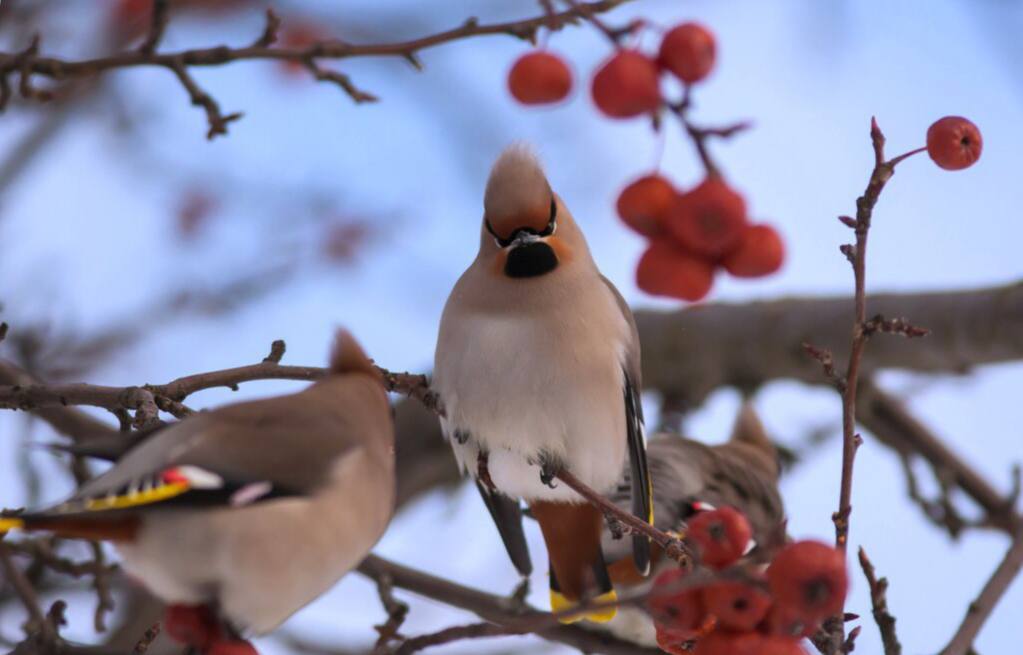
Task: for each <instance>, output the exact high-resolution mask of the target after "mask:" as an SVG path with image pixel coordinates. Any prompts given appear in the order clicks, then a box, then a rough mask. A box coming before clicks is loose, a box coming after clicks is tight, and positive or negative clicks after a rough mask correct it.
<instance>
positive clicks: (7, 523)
mask: <svg viewBox="0 0 1023 655" xmlns="http://www.w3.org/2000/svg"><path fill="white" fill-rule="evenodd" d="M24 526H25V522H24V521H22V520H21V519H15V518H6V519H0V534H3V533H5V532H8V531H10V530H17V529H18V528H22V527H24Z"/></svg>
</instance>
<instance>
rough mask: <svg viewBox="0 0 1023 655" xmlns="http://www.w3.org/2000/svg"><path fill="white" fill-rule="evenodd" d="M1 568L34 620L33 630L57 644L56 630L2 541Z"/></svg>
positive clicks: (47, 640)
mask: <svg viewBox="0 0 1023 655" xmlns="http://www.w3.org/2000/svg"><path fill="white" fill-rule="evenodd" d="M0 568H2V569H3V571H4V576H5V577H6V578H7V579H8V580H9V581H10V583H11V586H12V587H13V588H14V591H15V593H16V594H18V598H20V599H21V604H22V605H24V606H25V610H26V611H27V612H28V615H29V616H30V617H31V618H32V624H33V628H34V629H35V630H37V631H38V633H39V635H40V637H41V638H42V639H43V641H44V642H45V643H47V644H52V643H55V642H56V640H57V630H56V628H55V627H54V625H53V624H52V623H51V622H50V621H49V619H48V617H47V616H46V615H45V614H43V610H42V609H41V607H40V605H39V597H38V596H37V595H36V592H35V589H33V588H32V584H31V583H30V582H29V581H28V580H27V579H26V578H25V576H24V574H23V573H22V572H21V571H20V570H19V569H18V567H17V566H15V565H14V561H13V560H12V559H11V551H10V549H9V548H8V547H7V544H5V543H3V542H2V541H0Z"/></svg>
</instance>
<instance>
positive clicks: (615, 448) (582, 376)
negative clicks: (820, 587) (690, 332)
mask: <svg viewBox="0 0 1023 655" xmlns="http://www.w3.org/2000/svg"><path fill="white" fill-rule="evenodd" d="M483 204H484V216H483V221H482V225H481V227H480V247H479V253H478V254H477V256H476V259H475V260H474V261H473V262H472V264H471V265H470V266H469V268H468V269H467V270H466V271H465V273H464V274H463V275H462V277H461V278H460V279H459V280H458V282H457V284H456V285H455V288H454V290H452V292H451V296H450V297H449V298H448V301H447V304H446V306H445V308H444V314H443V317H442V318H441V325H440V334H439V338H438V342H437V352H436V358H435V363H434V380H433V386H434V388H435V389H436V390H437V392H438V393H439V395H440V398H441V401H442V403H443V405H444V408H445V412H446V415H445V417H444V418H443V419H442V426H443V429H444V433H445V435H446V437H447V438H448V440H449V441H450V442H451V446H452V448H453V449H454V452H455V457H456V459H457V460H458V462H459V464H460V466H461V467H462V468H463V470H465V471H467V472H468V473H469V474H470V475H472V476H473V478H474V479H475V480H476V483H477V486H478V488H479V490H480V493H481V495H482V497H483V501H484V503H485V504H486V506H487V509H488V510H489V511H490V514H491V516H492V517H493V519H494V522H495V523H496V524H497V528H498V531H499V533H500V535H501V537H502V539H503V540H504V543H505V547H506V548H507V550H508V554H509V556H510V557H511V560H512V562H513V564H514V565H515V566H516V568H517V569H518V571H519V572H520V573H521V574H522V575H523V576H527V575H529V573H530V571H531V564H530V560H529V552H528V549H527V547H526V541H525V538H524V536H523V531H522V525H521V520H522V519H521V512H520V509H519V501H518V499H524V500H525V501H526V503H527V504H528V505H529V508H530V510H531V512H532V515H533V517H534V518H536V520H537V522H538V523H539V525H540V529H541V531H542V533H543V536H544V541H545V543H546V545H547V553H548V559H549V563H550V588H551V608H552V609H553V610H554V611H562V610H568V609H570V608H571V607H574V606H575V605H577V604H578V603H579V602H580V600H582V599H584V598H587V597H596V598H598V599H600V600H610V599H613V598H614V597H615V595H614V589H613V587H612V584H611V580H610V578H609V576H608V572H607V568H606V566H605V561H604V557H603V552H602V549H601V543H600V538H601V526H602V524H603V517H602V514H601V513H600V511H598V510H597V509H595V508H594V507H592V506H591V505H589V504H587V503H586V501H584V500H583V499H582V498H581V497H580V496H579V495H577V494H576V493H575V492H574V491H572V490H571V489H569V488H568V487H567V486H565V485H563V484H560V483H558V482H557V481H555V480H554V476H555V475H556V474H557V472H558V471H559V470H561V469H562V468H564V469H567V470H569V471H571V472H572V473H573V474H574V475H575V476H576V477H577V478H579V479H580V480H581V481H582V482H584V483H586V484H587V485H589V486H590V487H592V488H593V489H595V490H597V491H598V492H606V491H611V490H612V489H614V486H615V484H616V483H617V482H618V480H619V478H620V476H621V469H622V466H623V464H624V463H625V459H626V456H628V459H629V462H630V470H631V472H632V476H631V480H632V483H631V484H632V487H631V493H630V497H631V500H630V507H631V511H633V512H635V514H636V515H637V516H639V517H641V518H642V519H643V520H645V521H652V520H653V518H652V517H653V515H652V506H651V502H652V499H651V487H650V478H649V475H648V473H647V468H646V451H645V445H644V435H643V416H642V409H641V406H640V401H639V392H640V384H641V380H640V365H639V339H638V337H637V334H636V326H635V323H634V321H633V318H632V313H631V312H630V311H629V308H628V306H627V305H626V304H625V302H624V301H623V300H622V297H621V295H620V294H619V293H618V291H617V290H616V289H615V288H614V286H613V285H612V284H611V283H610V282H609V281H608V280H607V279H605V278H604V277H603V276H602V275H601V274H600V271H598V270H597V266H596V264H594V262H593V258H592V257H591V256H590V252H589V248H588V247H587V245H586V239H585V238H584V237H583V234H582V232H581V231H580V229H579V227H578V226H577V225H576V223H575V220H574V219H573V218H572V214H571V213H570V212H569V210H568V207H567V206H566V205H565V203H564V201H563V200H562V199H561V198H560V197H559V196H558V195H557V194H556V193H554V192H553V191H552V190H551V187H550V184H549V183H548V181H547V178H546V176H545V174H544V172H543V170H542V169H541V167H540V164H539V163H538V161H537V160H536V158H535V157H534V155H533V154H532V153H531V152H530V151H529V150H528V149H526V148H524V147H521V146H512V147H511V148H508V149H507V150H505V151H504V153H502V154H501V156H500V158H498V160H497V162H496V163H495V164H494V168H493V170H492V171H491V173H490V179H489V181H488V182H487V188H486V193H485V196H484V202H483ZM649 548H650V544H649V541H648V540H647V539H646V538H643V537H640V538H635V539H633V540H632V550H633V553H632V557H633V560H634V564H635V566H636V567H637V568H638V570H640V571H645V570H646V569H647V568H648V564H649ZM612 616H614V610H613V609H611V610H604V611H602V612H594V613H591V614H589V615H587V616H582V615H579V614H577V615H574V616H572V617H571V618H570V619H569V620H579V619H580V618H589V619H591V620H595V621H606V620H609V619H610V618H611V617H612Z"/></svg>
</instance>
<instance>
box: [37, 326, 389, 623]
mask: <svg viewBox="0 0 1023 655" xmlns="http://www.w3.org/2000/svg"><path fill="white" fill-rule="evenodd" d="M393 448H394V428H393V425H392V422H391V415H390V408H389V405H388V402H387V397H386V394H385V392H384V389H383V386H382V384H381V381H380V379H379V376H378V374H377V373H376V370H375V369H374V368H373V367H372V365H371V363H370V362H369V360H368V359H367V358H366V356H365V355H364V354H363V352H362V350H361V349H360V348H359V346H358V344H357V343H356V342H355V340H354V339H352V338H351V336H350V335H348V334H347V333H344V332H341V333H339V335H338V338H337V342H336V344H335V348H334V353H333V356H332V361H331V368H330V372H329V374H328V375H327V376H326V377H325V378H323V379H321V380H319V381H317V382H315V383H313V384H312V385H310V386H309V387H307V388H306V389H304V390H303V391H300V392H298V393H295V394H291V395H286V396H279V397H275V398H269V399H266V400H257V401H251V402H243V403H237V404H232V405H227V406H224V407H221V408H218V409H215V410H212V411H208V412H203V413H199V414H195V415H193V416H191V417H189V418H186V419H184V420H182V421H180V422H178V423H175V424H172V425H169V426H167V427H165V428H163V429H161V430H159V431H157V432H155V433H154V434H152V435H151V436H148V437H147V438H145V439H144V440H143V441H142V442H141V443H140V444H139V445H137V446H136V447H134V448H133V449H131V450H130V451H128V452H127V453H126V454H125V455H124V456H123V457H121V458H120V459H119V460H118V461H117V462H116V463H115V465H114V467H113V468H111V469H110V470H109V471H108V472H106V473H105V474H103V475H101V476H99V477H97V478H96V479H94V480H92V481H91V482H88V483H87V484H85V485H84V486H83V487H82V488H81V489H80V490H79V491H78V493H76V494H75V495H74V496H73V497H72V498H70V499H69V500H68V501H67V502H66V503H63V504H62V505H60V506H57V507H55V508H52V509H50V510H46V511H42V512H35V513H29V514H26V515H24V516H22V517H19V519H18V520H19V522H21V523H23V526H22V527H24V528H25V529H43V530H52V531H54V532H56V533H58V534H71V535H76V534H78V533H80V532H81V531H82V530H86V531H91V534H90V536H94V537H101V538H109V539H113V540H115V542H116V545H117V547H118V550H119V551H120V552H121V554H122V557H123V559H124V565H125V568H126V569H127V570H128V571H129V572H130V573H132V574H133V575H134V576H136V577H137V578H139V579H140V580H141V581H142V582H143V583H144V584H145V585H146V586H147V587H148V588H149V589H150V591H152V592H153V593H154V594H155V595H156V596H158V597H159V598H161V599H162V600H164V601H165V602H167V603H169V604H182V605H208V606H211V607H214V608H216V610H217V611H218V612H219V614H220V617H221V618H222V619H224V620H225V621H226V622H227V623H228V624H229V625H230V626H231V627H232V628H233V629H234V630H236V631H238V632H239V633H241V634H262V633H265V632H268V631H270V630H272V629H273V628H275V627H276V626H277V625H279V624H280V623H281V622H282V621H284V620H285V619H287V618H288V617H289V616H290V615H291V614H293V613H294V612H296V611H297V610H299V609H300V608H302V607H303V606H305V605H306V604H307V603H309V602H310V601H312V600H313V599H315V598H316V597H317V596H319V595H320V594H322V593H323V592H324V591H326V590H327V589H328V588H330V587H331V586H333V584H334V583H335V582H336V581H337V580H338V579H339V578H340V577H341V576H343V575H344V574H345V573H347V572H348V571H349V570H350V569H351V568H352V567H354V566H355V565H356V564H358V562H359V561H361V560H362V558H363V557H364V556H365V554H366V553H367V552H368V551H369V549H370V548H371V547H372V546H373V544H375V543H376V541H377V539H378V538H379V537H380V535H381V534H382V533H383V531H384V529H385V527H386V526H387V524H388V522H389V520H390V518H391V515H392V513H393V507H394V493H395V482H394V452H393ZM184 478H189V481H188V483H187V484H186V483H183V482H181V480H183V479H184ZM182 484H185V485H186V487H187V488H184V489H182V488H179V487H176V486H175V485H182ZM147 494H149V495H147ZM160 494H163V496H165V497H162V496H160Z"/></svg>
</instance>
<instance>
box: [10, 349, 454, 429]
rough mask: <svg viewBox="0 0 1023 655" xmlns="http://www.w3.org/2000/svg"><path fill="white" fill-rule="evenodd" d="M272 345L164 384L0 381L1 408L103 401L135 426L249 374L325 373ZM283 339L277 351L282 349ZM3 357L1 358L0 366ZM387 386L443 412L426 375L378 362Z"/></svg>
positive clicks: (308, 376) (295, 376)
mask: <svg viewBox="0 0 1023 655" xmlns="http://www.w3.org/2000/svg"><path fill="white" fill-rule="evenodd" d="M276 348H277V345H276V343H275V345H274V347H273V348H271V357H267V358H266V359H264V360H263V361H262V362H260V363H259V364H252V365H249V366H240V367H237V368H230V369H223V370H220V371H210V372H208V373H197V374H194V375H187V376H184V377H181V378H178V379H176V380H172V381H171V382H168V383H166V384H146V385H143V386H131V387H110V386H102V385H94V384H83V383H77V384H59V385H45V384H29V385H0V409H21V410H40V409H46V408H50V407H66V406H68V405H87V406H92V407H103V408H106V409H109V410H111V411H117V410H120V409H133V410H136V414H135V424H136V427H148V426H151V425H154V422H155V421H159V411H160V410H163V411H168V412H171V413H173V414H175V415H176V416H178V417H179V418H180V417H183V416H187V415H189V414H191V413H192V411H193V410H191V409H190V408H188V407H185V406H184V405H182V404H181V402H182V401H183V400H184V399H185V398H187V397H188V396H189V395H191V394H193V393H195V392H197V391H201V390H203V389H211V388H214V387H228V388H230V389H234V390H237V389H238V385H239V384H241V383H243V382H250V381H253V380H309V381H314V380H318V379H320V378H322V377H324V376H325V375H326V373H327V370H326V369H325V368H321V367H316V366H282V365H281V364H278V363H277V362H275V361H273V359H272V356H274V355H275V354H276V351H275V349H276ZM283 349H284V344H283V342H281V344H280V351H281V354H282V355H283ZM4 364H5V362H4V361H3V360H0V368H2V367H3V365H4ZM378 370H379V371H380V374H381V376H382V379H383V381H384V386H385V388H386V389H387V390H388V391H391V392H395V393H401V394H405V395H406V396H409V397H411V398H416V399H418V400H420V401H421V402H422V403H423V404H424V405H425V406H426V407H428V408H429V409H431V410H432V411H434V412H436V413H438V414H441V413H442V412H443V410H442V408H441V406H440V401H439V399H438V397H437V395H436V393H434V392H433V391H432V390H431V389H430V384H429V380H428V378H427V377H426V376H425V375H418V374H412V373H401V372H392V371H388V370H386V369H383V368H378Z"/></svg>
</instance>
